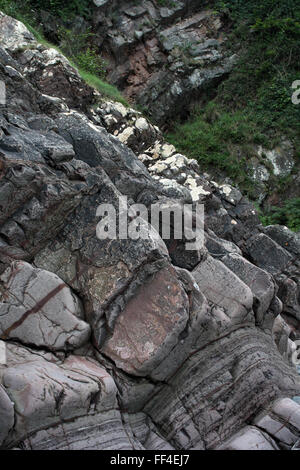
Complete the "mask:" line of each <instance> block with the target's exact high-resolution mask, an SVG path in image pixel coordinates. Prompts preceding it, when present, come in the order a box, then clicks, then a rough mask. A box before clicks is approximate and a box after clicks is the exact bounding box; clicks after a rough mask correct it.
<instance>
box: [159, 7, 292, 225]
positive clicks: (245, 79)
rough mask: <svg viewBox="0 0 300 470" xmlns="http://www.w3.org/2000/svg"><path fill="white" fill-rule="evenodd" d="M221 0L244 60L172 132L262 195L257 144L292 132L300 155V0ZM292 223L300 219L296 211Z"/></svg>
mask: <svg viewBox="0 0 300 470" xmlns="http://www.w3.org/2000/svg"><path fill="white" fill-rule="evenodd" d="M213 3H214V6H215V9H216V13H217V14H219V15H222V17H223V20H224V21H225V22H226V23H227V26H228V29H230V30H231V31H232V32H231V34H230V36H229V41H228V47H229V48H230V51H233V52H237V53H238V56H239V62H238V64H237V66H236V67H235V70H234V71H233V72H232V73H231V75H230V76H229V78H228V79H227V80H225V81H224V82H223V83H222V84H221V85H220V86H219V87H218V89H217V92H216V95H215V96H214V98H213V100H212V101H211V102H210V103H208V104H206V105H205V106H203V105H202V106H200V105H198V107H197V106H196V108H195V109H194V111H193V112H192V113H191V116H190V119H189V121H187V122H185V123H184V124H180V123H177V124H175V126H174V127H173V129H171V131H170V132H169V134H168V135H167V139H168V140H169V141H171V142H172V143H173V144H174V145H176V146H177V148H178V149H179V150H180V151H182V152H183V153H185V154H186V155H188V156H191V157H192V158H196V159H197V160H198V161H199V162H200V163H201V166H202V167H204V168H207V169H211V168H212V166H214V167H217V168H218V169H219V170H220V171H222V172H223V174H225V175H227V176H229V177H231V178H232V180H233V181H234V182H235V183H238V184H239V186H240V187H241V188H242V189H243V190H244V191H246V192H247V193H248V195H249V197H250V198H252V199H254V200H255V199H256V190H255V187H254V185H253V183H251V182H250V178H249V177H250V176H251V174H250V172H251V170H250V169H249V165H247V161H248V160H249V159H250V158H251V156H252V155H251V144H256V143H257V144H259V143H260V144H263V145H264V147H266V148H272V147H274V145H276V144H277V143H278V142H279V140H281V139H282V137H283V136H285V137H287V138H289V139H291V140H292V142H293V144H294V146H295V148H296V154H298V155H299V156H300V106H296V105H294V104H293V103H292V100H291V96H292V93H293V90H292V88H291V87H292V83H293V82H294V81H295V80H297V79H298V80H299V79H300V48H299V44H300V2H295V1H294V0H284V1H282V0H262V1H257V0H247V1H242V0H229V1H217V2H213ZM237 145H238V147H239V149H240V151H239V152H238V153H237ZM252 147H253V146H252ZM252 152H253V150H252ZM298 203H299V202H298ZM288 204H289V203H286V205H285V206H283V207H282V210H281V208H278V209H276V210H275V209H270V211H269V212H270V214H271V215H270V216H269V217H271V216H272V214H273V215H274V217H275V216H276V217H279V214H280V216H281V217H283V215H282V214H283V213H284V211H285V210H287V208H288V207H289V206H288ZM294 204H295V200H292V201H291V207H294ZM287 224H289V226H291V227H292V228H293V229H294V230H295V227H296V226H297V223H296V222H294V221H293V220H292V219H288V220H287Z"/></svg>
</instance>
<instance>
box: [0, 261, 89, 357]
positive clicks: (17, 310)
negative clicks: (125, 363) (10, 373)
mask: <svg viewBox="0 0 300 470" xmlns="http://www.w3.org/2000/svg"><path fill="white" fill-rule="evenodd" d="M1 281H2V282H3V289H4V290H5V294H4V296H3V299H2V302H1V303H0V338H2V339H5V340H7V339H15V340H20V341H22V343H26V344H31V345H35V346H38V347H45V348H49V349H51V350H63V349H76V348H79V347H80V346H82V345H83V344H85V343H87V342H88V340H89V337H90V326H89V325H88V324H87V323H85V322H84V321H83V315H84V314H83V310H82V307H81V305H80V303H79V300H78V298H77V297H76V296H75V294H73V293H72V292H71V290H70V288H69V287H68V286H67V285H66V284H65V283H64V282H63V281H62V280H61V279H59V277H58V276H56V275H55V274H53V273H50V272H47V271H42V270H39V269H34V268H33V267H32V266H31V265H30V264H28V263H24V262H14V263H13V264H12V265H11V267H10V268H8V269H7V270H6V271H5V272H4V273H3V274H2V276H1Z"/></svg>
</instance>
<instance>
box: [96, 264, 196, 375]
mask: <svg viewBox="0 0 300 470" xmlns="http://www.w3.org/2000/svg"><path fill="white" fill-rule="evenodd" d="M188 309H189V303H188V297H187V294H186V293H185V291H184V289H183V287H182V285H181V284H180V282H179V281H178V279H177V276H176V272H175V270H174V268H172V267H171V266H170V267H168V268H165V269H163V270H161V271H159V272H157V273H156V274H154V275H153V277H152V278H151V280H149V281H148V282H147V283H145V284H144V285H143V286H141V287H140V288H139V290H138V292H137V294H136V296H135V297H134V298H133V299H131V300H130V301H129V302H128V304H127V305H126V307H125V308H124V310H123V312H122V313H121V314H120V316H119V317H118V319H117V321H116V324H115V328H114V331H113V334H112V336H111V337H110V338H109V339H108V340H107V341H106V342H105V344H104V346H103V348H102V351H103V353H104V354H105V355H107V356H108V357H110V358H111V359H112V360H113V361H114V362H115V363H116V365H117V367H119V368H121V369H123V370H124V371H125V372H127V373H130V374H134V375H138V376H140V375H145V374H149V373H151V371H153V370H154V369H155V367H157V365H159V364H160V363H161V361H162V360H163V359H164V358H165V357H166V356H167V355H168V354H169V353H170V351H171V350H172V349H173V348H174V346H175V345H176V344H177V342H178V337H179V335H180V333H181V332H182V331H183V330H184V328H185V326H186V324H187V320H188Z"/></svg>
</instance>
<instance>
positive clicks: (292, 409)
mask: <svg viewBox="0 0 300 470" xmlns="http://www.w3.org/2000/svg"><path fill="white" fill-rule="evenodd" d="M272 411H273V413H275V414H276V415H277V416H279V417H280V418H282V419H283V420H284V421H285V422H286V423H289V424H290V425H291V426H292V427H293V428H295V429H297V430H298V431H299V432H300V405H298V404H297V403H296V402H295V401H293V400H291V399H290V398H282V399H280V400H277V401H276V402H275V403H274V405H273V407H272Z"/></svg>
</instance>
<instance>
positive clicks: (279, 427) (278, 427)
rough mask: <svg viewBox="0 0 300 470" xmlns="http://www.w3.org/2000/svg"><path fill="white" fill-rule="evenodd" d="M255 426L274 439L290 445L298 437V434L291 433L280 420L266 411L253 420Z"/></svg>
mask: <svg viewBox="0 0 300 470" xmlns="http://www.w3.org/2000/svg"><path fill="white" fill-rule="evenodd" d="M253 423H254V424H255V426H257V427H259V428H260V429H263V430H264V431H266V432H267V433H268V434H270V436H272V437H273V438H274V439H275V440H276V441H280V442H282V443H284V444H287V445H289V446H292V445H293V444H295V443H296V442H297V440H298V438H299V435H298V434H294V433H292V432H291V431H290V430H289V429H288V428H287V427H286V426H285V425H284V424H283V423H282V422H281V421H279V420H278V421H277V420H275V419H273V418H272V417H271V416H269V415H268V414H267V413H266V412H263V413H261V414H259V415H258V416H257V417H256V418H255V420H254V422H253Z"/></svg>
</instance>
